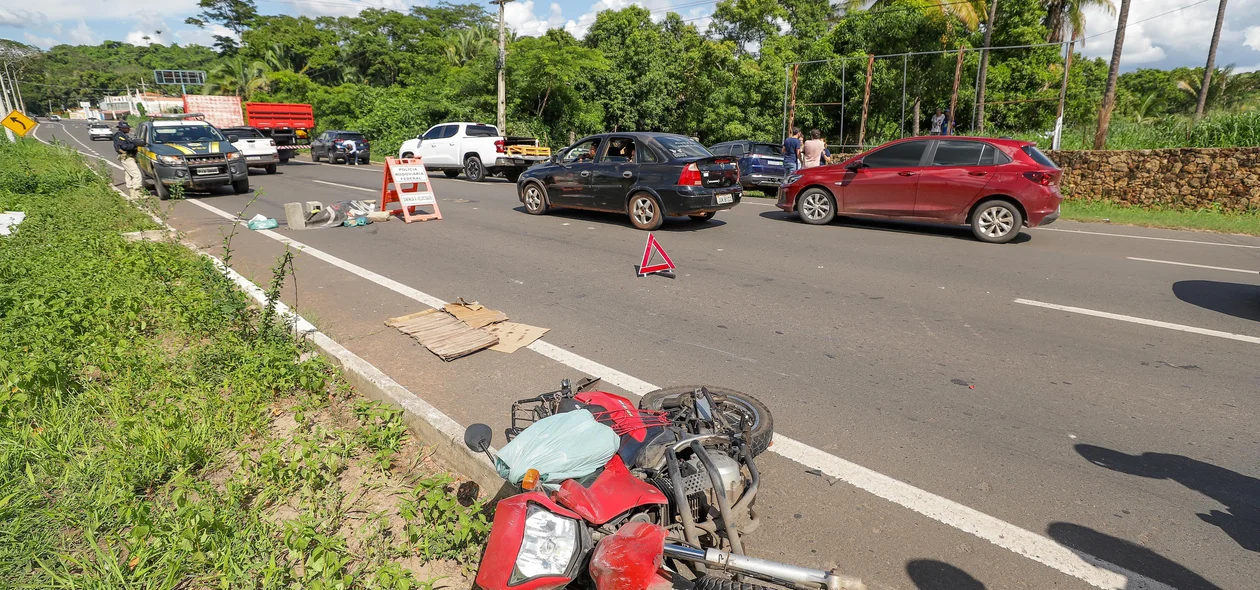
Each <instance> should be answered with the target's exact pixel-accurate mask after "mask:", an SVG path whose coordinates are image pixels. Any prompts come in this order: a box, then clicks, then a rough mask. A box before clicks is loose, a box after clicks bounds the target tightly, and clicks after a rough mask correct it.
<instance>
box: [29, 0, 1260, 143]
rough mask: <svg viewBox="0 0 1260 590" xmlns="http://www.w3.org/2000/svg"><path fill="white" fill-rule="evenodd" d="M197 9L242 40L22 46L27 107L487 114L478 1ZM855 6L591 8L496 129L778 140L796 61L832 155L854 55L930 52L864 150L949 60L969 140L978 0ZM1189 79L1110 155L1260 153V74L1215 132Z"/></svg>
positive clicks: (523, 48) (409, 130)
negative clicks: (205, 100)
mask: <svg viewBox="0 0 1260 590" xmlns="http://www.w3.org/2000/svg"><path fill="white" fill-rule="evenodd" d="M200 4H201V7H202V9H203V10H202V13H201V14H200V15H198V16H197V17H196V18H194V19H190V21H189V22H192V23H194V24H202V25H209V24H219V25H223V26H225V27H227V28H229V29H232V30H234V31H238V32H239V39H237V38H233V37H219V42H218V43H217V44H216V47H215V48H213V49H211V48H206V47H199V46H187V47H181V46H174V45H172V46H163V45H157V44H154V45H150V46H145V47H138V46H133V45H127V44H123V43H118V42H112V41H111V42H106V43H104V44H101V45H99V46H91V47H87V46H67V45H61V46H57V47H54V48H52V49H50V50H48V51H42V52H41V51H38V50H33V49H32V50H31V57H30V58H29V59H27V60H26V61H25V63H24V64H23V72H22V79H23V81H24V92H25V94H26V99H27V104H28V106H30V107H31V110H32V111H33V112H34V113H36V114H42V113H44V112H45V111H47V110H49V108H52V109H53V110H57V109H60V108H62V107H63V106H65V107H72V106H74V105H76V104H77V103H78V101H79V100H95V99H98V98H99V97H100V96H101V95H103V94H105V93H107V92H109V93H113V92H118V91H121V90H123V89H124V87H135V86H136V85H138V84H139V83H140V82H141V80H146V81H151V73H150V70H151V69H154V68H186V69H202V70H206V71H208V72H209V76H210V83H209V84H207V85H206V87H204V88H197V89H190V91H196V92H207V93H221V94H237V95H240V96H242V97H243V98H246V99H249V100H263V101H293V102H309V103H312V104H313V105H315V111H316V118H317V120H318V122H319V124H320V126H321V127H322V128H351V129H359V130H362V131H364V132H365V133H367V134H368V135H369V136H371V137H372V138H374V139H376V140H377V142H378V145H382V146H388V147H389V148H390V149H392V146H394V145H396V144H398V143H400V142H401V141H402V140H404V139H406V138H410V137H414V136H415V135H417V134H418V133H421V132H423V131H424V130H425V129H426V128H428V127H429V126H430V125H433V124H435V123H438V122H441V121H446V120H480V121H493V120H494V118H495V98H494V97H495V67H496V63H497V50H496V35H497V31H496V30H495V24H496V23H495V21H494V18H492V16H491V14H490V13H489V12H487V10H486V9H485V8H483V6H481V5H477V4H451V3H447V2H441V3H436V4H433V5H429V6H417V7H413V8H411V9H410V10H409V11H408V12H406V13H403V12H397V11H392V10H384V9H375V8H373V9H368V10H364V11H362V12H360V13H359V14H358V15H356V16H343V17H331V16H322V17H315V18H312V17H307V16H292V15H284V14H281V15H263V14H259V13H258V12H257V9H256V7H255V6H254V5H253V3H252V2H251V0H202V1H201V3H200ZM848 4H854V3H852V2H850V3H847V4H846V3H840V4H837V5H836V6H834V7H833V5H832V3H831V2H829V1H828V0H723V1H721V2H719V3H718V4H717V6H716V11H715V12H714V13H713V18H712V22H711V23H710V24H708V25H707V27H706V28H704V29H700V28H698V27H697V26H696V25H697V23H696V21H695V19H684V18H683V17H682V16H680V15H678V14H676V13H672V12H669V13H662V12H660V11H657V12H650V11H649V10H647V9H644V8H641V7H637V6H630V7H627V8H623V9H621V10H605V11H603V12H601V13H600V14H599V15H598V17H597V18H596V20H595V21H594V23H593V24H592V25H591V26H590V27H589V28H588V29H587V30H586V31H585V32H584V34H583V36H582V37H580V38H578V37H575V36H574V35H572V34H570V33H569V32H566V31H564V30H560V29H554V30H551V31H548V32H547V33H546V34H544V35H542V36H538V37H529V36H519V35H515V34H513V35H511V36H510V39H509V43H508V58H507V84H508V88H507V93H508V106H507V109H508V117H507V118H508V122H509V124H508V129H507V131H508V132H509V133H511V134H513V135H534V136H538V137H541V138H543V140H544V142H546V143H548V144H550V145H553V146H559V145H566V144H567V143H568V141H569V137H570V134H574V135H577V136H581V135H583V134H586V133H593V132H601V131H611V130H649V131H670V132H676V133H684V134H688V135H694V136H697V137H699V138H701V140H702V141H704V142H706V143H711V142H717V141H722V140H729V139H735V138H754V139H759V140H777V139H779V138H780V136H781V133H782V131H783V121H784V116H785V112H784V102H785V94H786V91H787V88H786V78H787V77H788V76H787V73H788V72H789V64H791V63H793V62H802V61H804V62H817V61H819V60H837V59H838V58H846V59H845V61H843V62H841V61H830V62H827V63H808V64H804V65H801V66H800V68H799V69H798V70H797V72H796V74H797V80H798V82H797V88H796V97H797V102H798V103H799V105H798V107H797V108H796V109H795V113H794V115H795V117H794V122H795V124H796V125H798V126H800V127H803V128H805V129H810V128H815V127H816V128H818V129H820V130H821V131H822V132H823V134H824V136H825V137H827V138H828V141H829V142H830V143H833V144H840V143H844V144H855V143H857V139H858V133H859V122H860V119H861V111H862V91H863V89H864V86H865V82H866V65H867V61H866V56H867V55H880V56H883V55H890V54H893V55H895V54H902V53H906V52H920V53H921V52H937V53H928V54H920V55H913V56H907V57H902V56H900V55H895V56H894V57H887V58H880V59H876V60H875V63H874V67H873V74H872V80H871V100H870V107H869V112H870V116H869V119H868V121H867V126H866V134H865V135H866V137H865V140H866V143H867V144H871V143H874V142H877V141H881V140H887V139H891V138H896V137H899V136H902V135H908V134H910V133H911V132H912V131H913V129H914V116H913V113H914V110H915V109H914V106H915V104H916V103H917V104H918V105H919V107H920V109H919V111H920V121H921V125H922V127H921V130H924V131H925V130H926V128H927V124H928V123H927V121H928V118H929V117H930V116H931V114H932V113H933V112H934V110H935V109H936V108H940V107H948V106H949V103H950V98H951V94H952V87H953V84H954V72H955V65H956V56H957V53H956V50H957V49H958V48H960V47H961V48H967V49H969V51H967V52H966V53H965V54H964V58H963V65H962V68H961V75H960V76H959V91H958V98H957V107H956V113H957V116H956V120H957V122H958V128H959V130H960V131H961V132H968V131H971V128H972V124H971V121H972V115H973V113H974V112H975V94H976V92H975V80H976V78H977V71H978V67H979V61H980V52H979V51H978V50H976V51H970V50H971V49H976V48H979V47H980V46H981V45H982V39H983V31H982V29H983V27H982V25H981V24H980V23H979V22H977V20H976V15H977V14H979V15H981V16H983V15H984V14H985V11H984V8H983V4H984V3H983V1H982V0H979V1H977V2H972V3H969V4H967V5H965V6H964V5H963V4H961V3H952V4H949V5H947V8H948V9H942V5H941V4H940V3H939V2H934V1H930V0H881V1H879V2H876V3H875V4H874V5H872V6H870V7H869V9H866V10H862V9H857V8H854V9H852V10H847V11H846V10H845V8H844V7H845V6H847V5H848ZM857 4H862V3H857ZM1093 4H1108V2H1107V1H1106V0H1100V1H1099V2H1093ZM1074 5H1075V4H1074V3H1065V2H1061V1H1057V0H1004V1H1003V2H1001V3H1000V4H999V5H998V12H997V19H996V21H995V22H996V24H995V26H994V31H993V40H992V44H993V46H994V47H1005V46H1025V45H1037V44H1043V43H1046V42H1047V40H1048V39H1056V38H1057V39H1064V38H1066V37H1065V35H1066V33H1065V30H1066V31H1068V32H1070V31H1071V30H1072V27H1073V25H1074V24H1076V23H1075V22H1074V21H1073V20H1072V18H1071V15H1070V14H1068V12H1070V10H1071V6H1074ZM1056 10H1057V11H1059V12H1058V13H1056ZM1065 11H1067V12H1065ZM1055 14H1061V15H1066V16H1061V18H1058V19H1056V18H1054V16H1055ZM983 20H984V19H983V18H980V21H983ZM1065 23H1066V24H1065ZM1064 27H1067V28H1066V29H1064ZM1056 35H1057V37H1056ZM1077 37H1079V35H1077ZM10 43H11V42H10ZM1078 48H1079V46H1078ZM1062 58H1063V55H1062V51H1061V48H1060V46H1058V45H1052V46H1040V47H1031V48H1024V49H1007V50H995V51H993V52H992V53H991V60H990V66H989V70H988V74H987V80H988V83H987V101H986V102H987V103H988V104H987V108H986V117H985V118H986V122H987V128H986V131H988V132H990V133H1002V134H1015V135H1020V136H1040V137H1045V136H1046V133H1047V132H1048V131H1049V130H1051V129H1052V128H1053V126H1054V118H1055V106H1056V104H1057V99H1058V93H1059V86H1060V81H1061V79H1062V75H1063V63H1062V62H1063V59H1062ZM903 68H904V70H903ZM1106 74H1107V64H1106V62H1104V61H1103V60H1101V59H1086V58H1084V57H1082V56H1081V55H1079V54H1078V55H1076V56H1075V59H1074V60H1073V64H1072V67H1071V69H1070V76H1069V85H1068V92H1067V100H1066V112H1065V117H1066V131H1065V145H1074V143H1073V142H1077V141H1078V139H1073V138H1079V137H1083V136H1084V133H1085V132H1086V130H1088V129H1091V128H1092V126H1093V125H1094V121H1095V117H1096V115H1097V112H1098V108H1099V103H1100V101H1101V97H1102V93H1103V86H1104V82H1105V78H1106ZM1202 74H1203V72H1202V68H1198V69H1196V68H1180V69H1176V70H1167V71H1166V70H1152V69H1143V70H1137V71H1134V72H1129V73H1126V74H1124V75H1122V76H1121V77H1120V81H1119V91H1118V92H1119V94H1118V106H1117V111H1116V112H1117V118H1116V130H1115V133H1114V134H1113V137H1114V140H1113V141H1114V143H1115V146H1116V147H1168V146H1175V145H1260V133H1258V132H1257V130H1256V126H1255V116H1254V114H1249V113H1251V112H1252V110H1253V108H1254V105H1255V104H1256V102H1257V97H1258V92H1257V89H1258V87H1260V75H1257V74H1252V73H1242V74H1240V73H1235V72H1233V71H1232V69H1230V68H1222V69H1221V70H1220V71H1219V72H1217V73H1216V75H1215V76H1214V83H1213V86H1212V88H1211V90H1210V92H1209V102H1208V110H1209V114H1210V115H1212V116H1211V117H1210V118H1209V119H1208V120H1207V122H1205V123H1200V124H1199V125H1193V126H1192V125H1191V123H1190V121H1189V120H1188V118H1187V117H1188V115H1190V114H1191V113H1192V112H1193V109H1194V104H1195V99H1196V96H1197V92H1198V88H1199V84H1200V80H1201V78H1202ZM903 87H904V97H905V98H904V100H903ZM151 88H152V86H150V89H151ZM166 90H170V88H169V87H166ZM807 103H826V104H812V105H811V104H807ZM841 103H843V104H841ZM1239 113H1243V114H1242V115H1239ZM1191 127H1193V129H1191ZM1201 128H1203V129H1202V130H1201Z"/></svg>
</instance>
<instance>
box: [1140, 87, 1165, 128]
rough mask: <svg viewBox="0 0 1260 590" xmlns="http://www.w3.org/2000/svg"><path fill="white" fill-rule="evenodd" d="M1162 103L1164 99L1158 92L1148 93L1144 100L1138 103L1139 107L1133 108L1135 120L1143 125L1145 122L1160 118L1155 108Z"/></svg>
mask: <svg viewBox="0 0 1260 590" xmlns="http://www.w3.org/2000/svg"><path fill="white" fill-rule="evenodd" d="M1161 104H1162V101H1160V99H1159V93H1158V92H1152V93H1150V94H1147V95H1146V97H1144V98H1143V99H1142V102H1140V103H1138V105H1137V108H1135V109H1133V120H1134V121H1136V122H1137V124H1138V125H1142V124H1144V123H1150V122H1151V120H1152V119H1158V117H1156V116H1155V109H1157V108H1159V107H1160V105H1161Z"/></svg>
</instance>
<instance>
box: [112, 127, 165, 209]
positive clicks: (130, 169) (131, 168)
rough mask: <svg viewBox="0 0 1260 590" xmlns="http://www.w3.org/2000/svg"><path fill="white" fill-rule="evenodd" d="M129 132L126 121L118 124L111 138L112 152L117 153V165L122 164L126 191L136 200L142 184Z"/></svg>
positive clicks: (134, 144)
mask: <svg viewBox="0 0 1260 590" xmlns="http://www.w3.org/2000/svg"><path fill="white" fill-rule="evenodd" d="M130 132H131V125H129V124H127V122H126V121H120V122H119V123H118V132H117V133H114V138H113V139H114V151H116V152H118V163H119V164H122V168H123V173H124V174H126V176H127V190H129V191H131V198H133V199H138V198H140V189H141V188H143V187H144V183H143V182H142V181H141V179H140V167H139V166H137V165H136V141H135V140H134V139H131V137H129V136H128V135H127V134H128V133H130ZM159 182H161V181H159Z"/></svg>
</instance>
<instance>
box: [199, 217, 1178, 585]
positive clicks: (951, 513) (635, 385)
mask: <svg viewBox="0 0 1260 590" xmlns="http://www.w3.org/2000/svg"><path fill="white" fill-rule="evenodd" d="M188 202H189V203H192V204H193V205H196V206H198V207H201V208H202V209H205V210H206V211H208V212H210V213H213V214H215V215H217V216H219V217H222V218H224V219H227V220H230V221H233V222H236V223H240V222H241V220H240V219H239V218H238V217H237V216H236V215H233V214H231V213H228V212H226V211H223V210H220V209H218V208H215V207H213V206H211V205H207V204H205V203H203V202H201V201H198V200H190V201H188ZM253 233H255V234H259V235H263V236H266V237H268V238H271V239H273V240H276V241H278V242H281V243H283V244H285V245H287V246H290V247H292V248H294V249H296V250H299V251H301V252H303V253H305V254H309V255H311V256H312V257H314V258H316V259H319V260H322V261H324V262H328V263H329V264H332V265H333V266H336V267H338V268H341V269H343V270H346V271H348V272H351V273H353V274H355V275H358V276H359V277H362V278H364V279H367V280H369V281H372V282H374V283H376V284H378V285H380V286H382V287H385V288H387V289H390V290H392V291H394V292H396V293H398V294H400V295H403V296H405V297H409V298H411V299H413V300H415V301H418V302H420V303H423V304H425V305H428V306H429V307H434V308H438V307H442V306H444V305H446V301H445V300H443V299H441V298H438V297H434V296H432V295H429V294H427V293H424V292H423V291H420V290H418V289H415V288H414V287H410V286H407V285H404V284H402V283H399V282H398V281H395V280H393V279H390V278H388V277H385V276H382V275H380V274H378V273H376V272H373V271H371V270H368V269H366V268H363V267H360V266H358V265H355V264H353V263H350V262H347V261H345V260H342V259H341V258H338V257H336V256H333V255H331V254H329V253H327V252H324V251H322V250H319V249H316V248H312V247H310V246H307V245H306V244H303V243H301V242H298V241H296V240H292V239H290V238H286V237H284V236H282V235H280V234H279V233H276V232H273V231H271V230H262V231H257V232H253ZM528 348H529V349H530V350H532V351H534V352H537V353H538V354H541V355H543V356H545V357H547V358H549V359H551V360H554V361H556V362H559V363H562V364H564V365H566V366H569V367H571V368H573V369H575V370H578V371H581V372H583V373H586V374H588V375H592V376H598V377H600V378H602V379H603V380H604V381H606V382H608V383H609V384H611V385H615V386H617V387H619V388H621V389H624V390H626V391H628V392H631V393H634V394H637V395H640V396H641V395H644V394H646V393H648V392H650V391H654V390H656V389H659V387H658V386H656V385H653V384H652V383H649V382H647V381H644V380H642V379H639V378H637V377H634V376H633V375H629V374H627V373H624V372H622V371H618V370H616V369H613V368H612V367H609V366H607V365H604V364H602V363H599V362H598V361H594V360H591V359H588V358H586V357H583V356H581V355H578V354H576V353H574V352H570V351H568V350H565V349H563V348H561V347H559V346H556V345H554V344H551V343H549V342H545V341H543V340H536V341H535V342H534V343H533V344H531V345H530V346H528ZM770 451H772V452H774V453H776V454H778V455H780V456H782V457H784V458H787V459H789V460H792V461H795V462H797V463H800V464H801V465H804V466H807V467H812V468H815V469H818V470H820V471H822V472H823V473H826V474H827V475H829V476H831V477H835V478H837V479H840V480H842V481H845V482H847V483H849V484H850V485H853V486H854V487H857V488H860V489H862V490H865V491H867V492H869V493H871V494H873V495H875V496H878V497H880V498H883V499H885V500H888V501H889V502H892V503H894V504H897V505H900V506H902V507H905V508H908V509H910V510H912V511H914V512H917V513H919V514H921V515H923V516H926V517H928V518H931V519H933V520H935V521H937V522H940V523H942V524H945V525H948V526H950V527H953V528H956V529H958V530H961V531H963V532H966V533H969V534H972V535H974V536H976V537H979V538H981V539H984V540H986V541H988V542H990V543H992V544H994V545H997V546H998V547H1001V548H1003V549H1007V550H1009V551H1011V552H1014V553H1016V554H1018V555H1021V556H1024V557H1026V558H1028V559H1031V560H1033V561H1035V562H1037V563H1040V564H1043V565H1045V566H1048V567H1050V568H1053V569H1055V570H1058V571H1059V572H1062V573H1064V574H1067V575H1069V576H1072V577H1075V578H1077V579H1080V580H1082V581H1084V582H1086V583H1088V584H1090V585H1092V586H1094V587H1096V588H1102V589H1106V590H1173V589H1172V587H1171V586H1168V585H1167V584H1164V583H1162V582H1158V581H1155V580H1153V579H1151V578H1148V577H1146V576H1143V575H1141V574H1138V573H1135V572H1132V571H1129V570H1127V569H1125V568H1122V567H1120V566H1117V565H1115V564H1112V563H1109V562H1107V561H1104V560H1101V559H1098V558H1096V557H1093V556H1091V555H1088V554H1085V553H1082V552H1079V551H1076V550H1074V549H1070V548H1068V547H1065V546H1063V545H1060V544H1059V543H1057V542H1055V541H1054V540H1052V539H1050V538H1047V537H1045V536H1042V535H1039V534H1037V533H1034V532H1032V531H1029V530H1026V529H1023V528H1020V527H1018V526H1016V525H1013V524H1011V523H1008V522H1006V521H1003V520H1001V519H998V518H996V517H993V516H990V515H988V514H985V513H983V512H980V511H978V510H975V509H973V508H970V507H968V506H964V505H962V504H959V503H957V502H954V501H953V500H950V499H948V498H945V497H943V496H938V495H936V494H933V493H931V492H928V491H926V490H922V489H919V488H916V487H914V486H912V485H910V484H908V483H906V482H903V481H901V480H898V479H895V478H892V477H889V476H887V475H884V474H881V473H878V472H876V471H873V470H871V469H868V468H866V467H862V466H861V465H858V464H856V463H853V462H851V461H847V460H845V459H842V458H840V457H837V456H835V455H831V454H829V453H827V452H825V451H822V450H819V449H816V448H814V447H811V446H809V445H807V444H805V443H802V442H800V441H797V440H795V439H792V438H789V437H787V436H784V435H782V434H780V433H775V435H774V444H773V445H772V446H771V447H770Z"/></svg>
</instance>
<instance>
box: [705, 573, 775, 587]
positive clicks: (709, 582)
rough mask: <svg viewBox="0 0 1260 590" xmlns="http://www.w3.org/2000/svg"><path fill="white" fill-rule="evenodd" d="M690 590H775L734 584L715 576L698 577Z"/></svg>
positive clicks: (753, 585) (747, 584) (734, 582)
mask: <svg viewBox="0 0 1260 590" xmlns="http://www.w3.org/2000/svg"><path fill="white" fill-rule="evenodd" d="M692 590H777V589H775V588H771V587H770V586H761V585H759V584H749V583H747V582H736V581H735V580H728V579H726V578H719V577H717V576H707V575H706V576H700V577H699V578H696V581H695V584H694V585H692Z"/></svg>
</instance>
